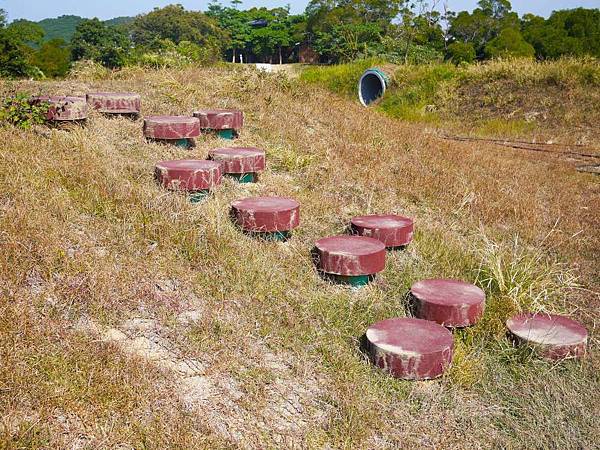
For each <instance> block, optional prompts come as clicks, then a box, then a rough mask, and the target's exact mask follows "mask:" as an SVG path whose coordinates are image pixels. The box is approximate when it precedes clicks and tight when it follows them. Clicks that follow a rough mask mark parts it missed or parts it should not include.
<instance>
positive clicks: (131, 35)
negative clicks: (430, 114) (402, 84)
mask: <svg viewBox="0 0 600 450" xmlns="http://www.w3.org/2000/svg"><path fill="white" fill-rule="evenodd" d="M240 4H241V2H240V0H232V1H231V3H230V4H229V5H228V6H223V5H222V4H221V3H219V2H218V1H213V2H212V3H210V4H209V6H208V8H207V10H206V11H205V12H201V11H189V10H186V9H185V8H183V6H181V5H169V6H166V7H164V8H156V9H154V10H153V11H151V12H149V13H147V14H143V15H139V16H137V17H135V18H133V19H131V20H115V21H112V22H111V21H108V22H103V21H100V20H98V19H84V20H81V21H78V22H77V25H76V27H75V30H74V32H73V34H72V38H71V40H70V42H66V41H65V40H63V39H60V38H54V39H50V40H45V39H44V30H43V28H42V27H41V26H40V25H39V24H37V23H34V22H30V21H27V20H17V21H14V22H12V23H10V24H9V23H7V18H6V13H5V12H4V11H3V10H0V76H4V77H44V76H45V77H60V76H63V75H65V74H66V73H67V71H68V70H69V68H70V66H71V64H72V62H75V61H79V60H93V61H96V62H98V63H100V64H102V65H104V66H106V67H108V68H119V67H123V66H125V65H135V64H139V65H144V66H169V65H180V64H181V65H184V64H190V63H198V64H206V63H212V62H215V61H218V60H222V59H225V60H228V61H231V62H271V63H285V62H294V61H297V60H298V58H299V53H300V50H301V48H303V47H305V48H306V47H308V48H311V49H312V50H314V52H316V54H318V55H319V59H320V62H322V63H337V62H345V61H351V60H355V59H360V58H370V57H378V58H382V59H386V60H388V61H391V62H395V63H427V62H436V61H443V60H448V61H452V62H454V63H456V64H460V63H470V62H474V61H481V60H485V59H491V58H498V57H504V58H505V57H531V58H538V59H549V58H558V57H561V56H564V55H570V56H582V55H591V56H594V57H600V9H584V8H577V9H570V10H560V11H554V12H553V13H552V14H551V15H550V17H549V18H547V19H546V18H543V17H539V16H535V15H533V14H525V15H524V16H523V17H519V15H518V14H517V13H516V12H514V11H513V10H512V6H511V3H510V1H509V0H480V1H479V3H478V7H477V8H475V9H474V10H473V11H472V12H469V11H460V12H453V11H450V10H449V9H448V7H447V4H444V3H443V0H429V2H427V1H426V0H413V1H407V0H311V1H310V3H309V5H308V7H307V8H306V10H305V12H304V13H303V14H291V13H290V10H289V7H280V8H271V9H269V8H264V7H262V8H250V9H246V10H241V9H240V8H239V6H240Z"/></svg>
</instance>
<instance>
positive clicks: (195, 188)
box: [154, 159, 222, 193]
mask: <svg viewBox="0 0 600 450" xmlns="http://www.w3.org/2000/svg"><path fill="white" fill-rule="evenodd" d="M154 174H155V178H156V179H157V180H158V182H159V183H160V184H161V185H162V186H163V187H165V188H166V189H169V190H172V191H183V192H189V193H206V192H208V191H209V190H210V189H212V188H214V187H215V186H217V185H219V184H221V177H222V174H221V164H219V163H218V162H215V161H206V160H197V159H180V160H175V161H160V162H158V163H157V164H156V167H155V169H154Z"/></svg>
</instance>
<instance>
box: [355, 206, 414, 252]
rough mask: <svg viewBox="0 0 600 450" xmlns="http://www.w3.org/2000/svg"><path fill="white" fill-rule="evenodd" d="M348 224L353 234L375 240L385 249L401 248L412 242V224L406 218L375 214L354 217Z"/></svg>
mask: <svg viewBox="0 0 600 450" xmlns="http://www.w3.org/2000/svg"><path fill="white" fill-rule="evenodd" d="M350 223H351V224H352V230H353V232H354V233H356V234H358V235H359V236H367V237H372V238H375V239H377V240H379V241H381V242H383V243H384V244H385V246H386V247H401V246H404V245H408V244H409V243H410V241H412V237H413V231H414V223H413V220H412V219H409V218H408V217H402V216H397V215H394V214H375V215H369V216H358V217H354V218H353V219H352V220H351V222H350Z"/></svg>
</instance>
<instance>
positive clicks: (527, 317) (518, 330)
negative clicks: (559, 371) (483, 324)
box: [506, 313, 588, 361]
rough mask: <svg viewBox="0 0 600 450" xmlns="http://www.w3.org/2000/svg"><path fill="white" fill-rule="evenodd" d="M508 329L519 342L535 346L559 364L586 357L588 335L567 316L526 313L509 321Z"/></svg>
mask: <svg viewBox="0 0 600 450" xmlns="http://www.w3.org/2000/svg"><path fill="white" fill-rule="evenodd" d="M506 326H507V328H508V330H509V331H510V333H511V334H512V335H513V336H514V338H515V339H516V340H517V341H518V342H520V343H522V344H526V345H530V346H532V347H533V348H534V349H535V350H536V351H537V352H538V354H539V355H540V356H542V357H543V358H546V359H550V360H553V361H558V360H561V359H565V358H578V357H580V356H583V355H584V354H585V348H586V344H587V341H588V332H587V330H586V329H585V327H584V326H583V325H581V324H580V323H579V322H576V321H575V320H573V319H570V318H568V317H565V316H559V315H555V314H545V313H537V314H532V313H526V314H520V315H517V316H515V317H513V318H511V319H508V320H507V321H506Z"/></svg>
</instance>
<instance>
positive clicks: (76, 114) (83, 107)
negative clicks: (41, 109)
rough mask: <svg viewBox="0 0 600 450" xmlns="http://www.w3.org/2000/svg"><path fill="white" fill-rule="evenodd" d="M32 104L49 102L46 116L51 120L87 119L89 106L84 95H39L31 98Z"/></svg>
mask: <svg viewBox="0 0 600 450" xmlns="http://www.w3.org/2000/svg"><path fill="white" fill-rule="evenodd" d="M31 103H32V104H37V105H39V104H41V103H48V104H49V105H50V108H49V109H48V113H47V115H46V118H47V119H48V120H51V121H57V122H60V121H74V120H84V119H87V113H88V106H87V102H86V101H85V98H84V97H74V96H58V95H57V96H39V97H32V98H31Z"/></svg>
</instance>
